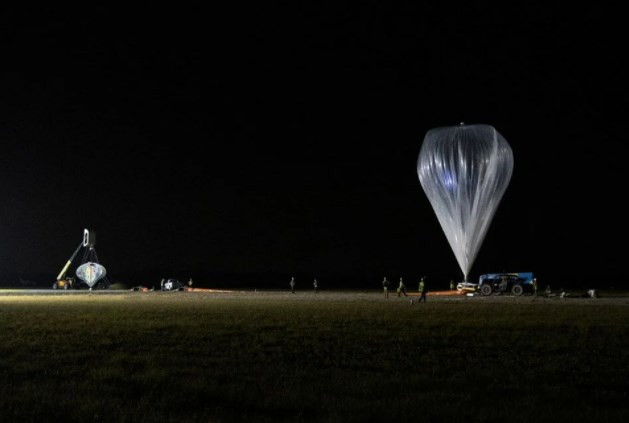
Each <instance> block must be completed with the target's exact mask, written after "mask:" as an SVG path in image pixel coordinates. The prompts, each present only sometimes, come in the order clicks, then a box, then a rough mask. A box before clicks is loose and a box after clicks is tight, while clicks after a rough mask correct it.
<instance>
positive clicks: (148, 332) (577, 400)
mask: <svg viewBox="0 0 629 423" xmlns="http://www.w3.org/2000/svg"><path fill="white" fill-rule="evenodd" d="M53 420H59V421H116V422H142V421H219V422H220V421H332V422H352V421H356V422H370V421H373V422H381V421H411V420H413V421H515V422H520V421H522V422H524V421H597V422H599V421H618V422H620V421H625V422H626V421H629V298H616V299H601V300H597V299H571V300H560V299H533V298H531V297H525V298H522V297H521V298H508V297H501V298H498V299H494V298H492V299H487V298H469V299H468V298H439V299H438V298H436V297H432V298H431V297H429V301H428V303H426V304H421V305H420V306H418V305H413V306H410V304H409V301H408V300H407V299H404V298H402V299H400V298H397V297H396V296H395V295H393V296H391V298H389V299H388V300H385V299H384V298H382V296H381V294H380V293H375V292H374V293H348V292H346V293H340V292H339V293H320V294H317V295H315V294H313V293H310V292H308V293H297V294H295V295H291V294H290V293H271V292H265V293H262V292H257V293H253V292H247V293H231V294H199V293H148V294H147V293H137V292H136V293H127V294H121V295H83V296H64V295H61V296H57V295H55V296H21V295H11V296H7V295H2V294H1V293H0V421H2V422H8V421H20V422H22V421H53Z"/></svg>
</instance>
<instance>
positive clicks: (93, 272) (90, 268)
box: [76, 261, 107, 288]
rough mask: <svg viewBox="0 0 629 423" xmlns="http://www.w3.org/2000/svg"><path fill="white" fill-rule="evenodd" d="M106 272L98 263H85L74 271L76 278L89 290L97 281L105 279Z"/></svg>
mask: <svg viewBox="0 0 629 423" xmlns="http://www.w3.org/2000/svg"><path fill="white" fill-rule="evenodd" d="M106 274H107V270H106V269H105V267H104V266H102V265H100V264H98V263H92V262H91V261H90V262H87V263H85V264H82V265H81V266H79V268H78V269H76V276H78V278H79V279H81V280H82V281H83V282H85V283H86V284H87V286H89V287H90V288H91V287H93V286H94V284H95V283H96V282H98V280H100V279H102V278H103V277H105V275H106Z"/></svg>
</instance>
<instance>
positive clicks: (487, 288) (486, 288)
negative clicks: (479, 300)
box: [480, 284, 492, 296]
mask: <svg viewBox="0 0 629 423" xmlns="http://www.w3.org/2000/svg"><path fill="white" fill-rule="evenodd" d="M491 291H492V289H491V285H489V284H485V285H482V286H481V287H480V294H481V295H485V296H488V295H491Z"/></svg>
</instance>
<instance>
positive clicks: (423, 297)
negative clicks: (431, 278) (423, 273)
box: [417, 278, 428, 303]
mask: <svg viewBox="0 0 629 423" xmlns="http://www.w3.org/2000/svg"><path fill="white" fill-rule="evenodd" d="M426 292H428V288H427V287H426V282H425V281H424V278H421V279H420V281H419V300H417V302H418V303H420V302H421V301H422V300H424V302H426Z"/></svg>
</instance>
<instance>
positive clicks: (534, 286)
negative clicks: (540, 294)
mask: <svg viewBox="0 0 629 423" xmlns="http://www.w3.org/2000/svg"><path fill="white" fill-rule="evenodd" d="M533 295H534V296H536V297H537V278H533Z"/></svg>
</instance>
